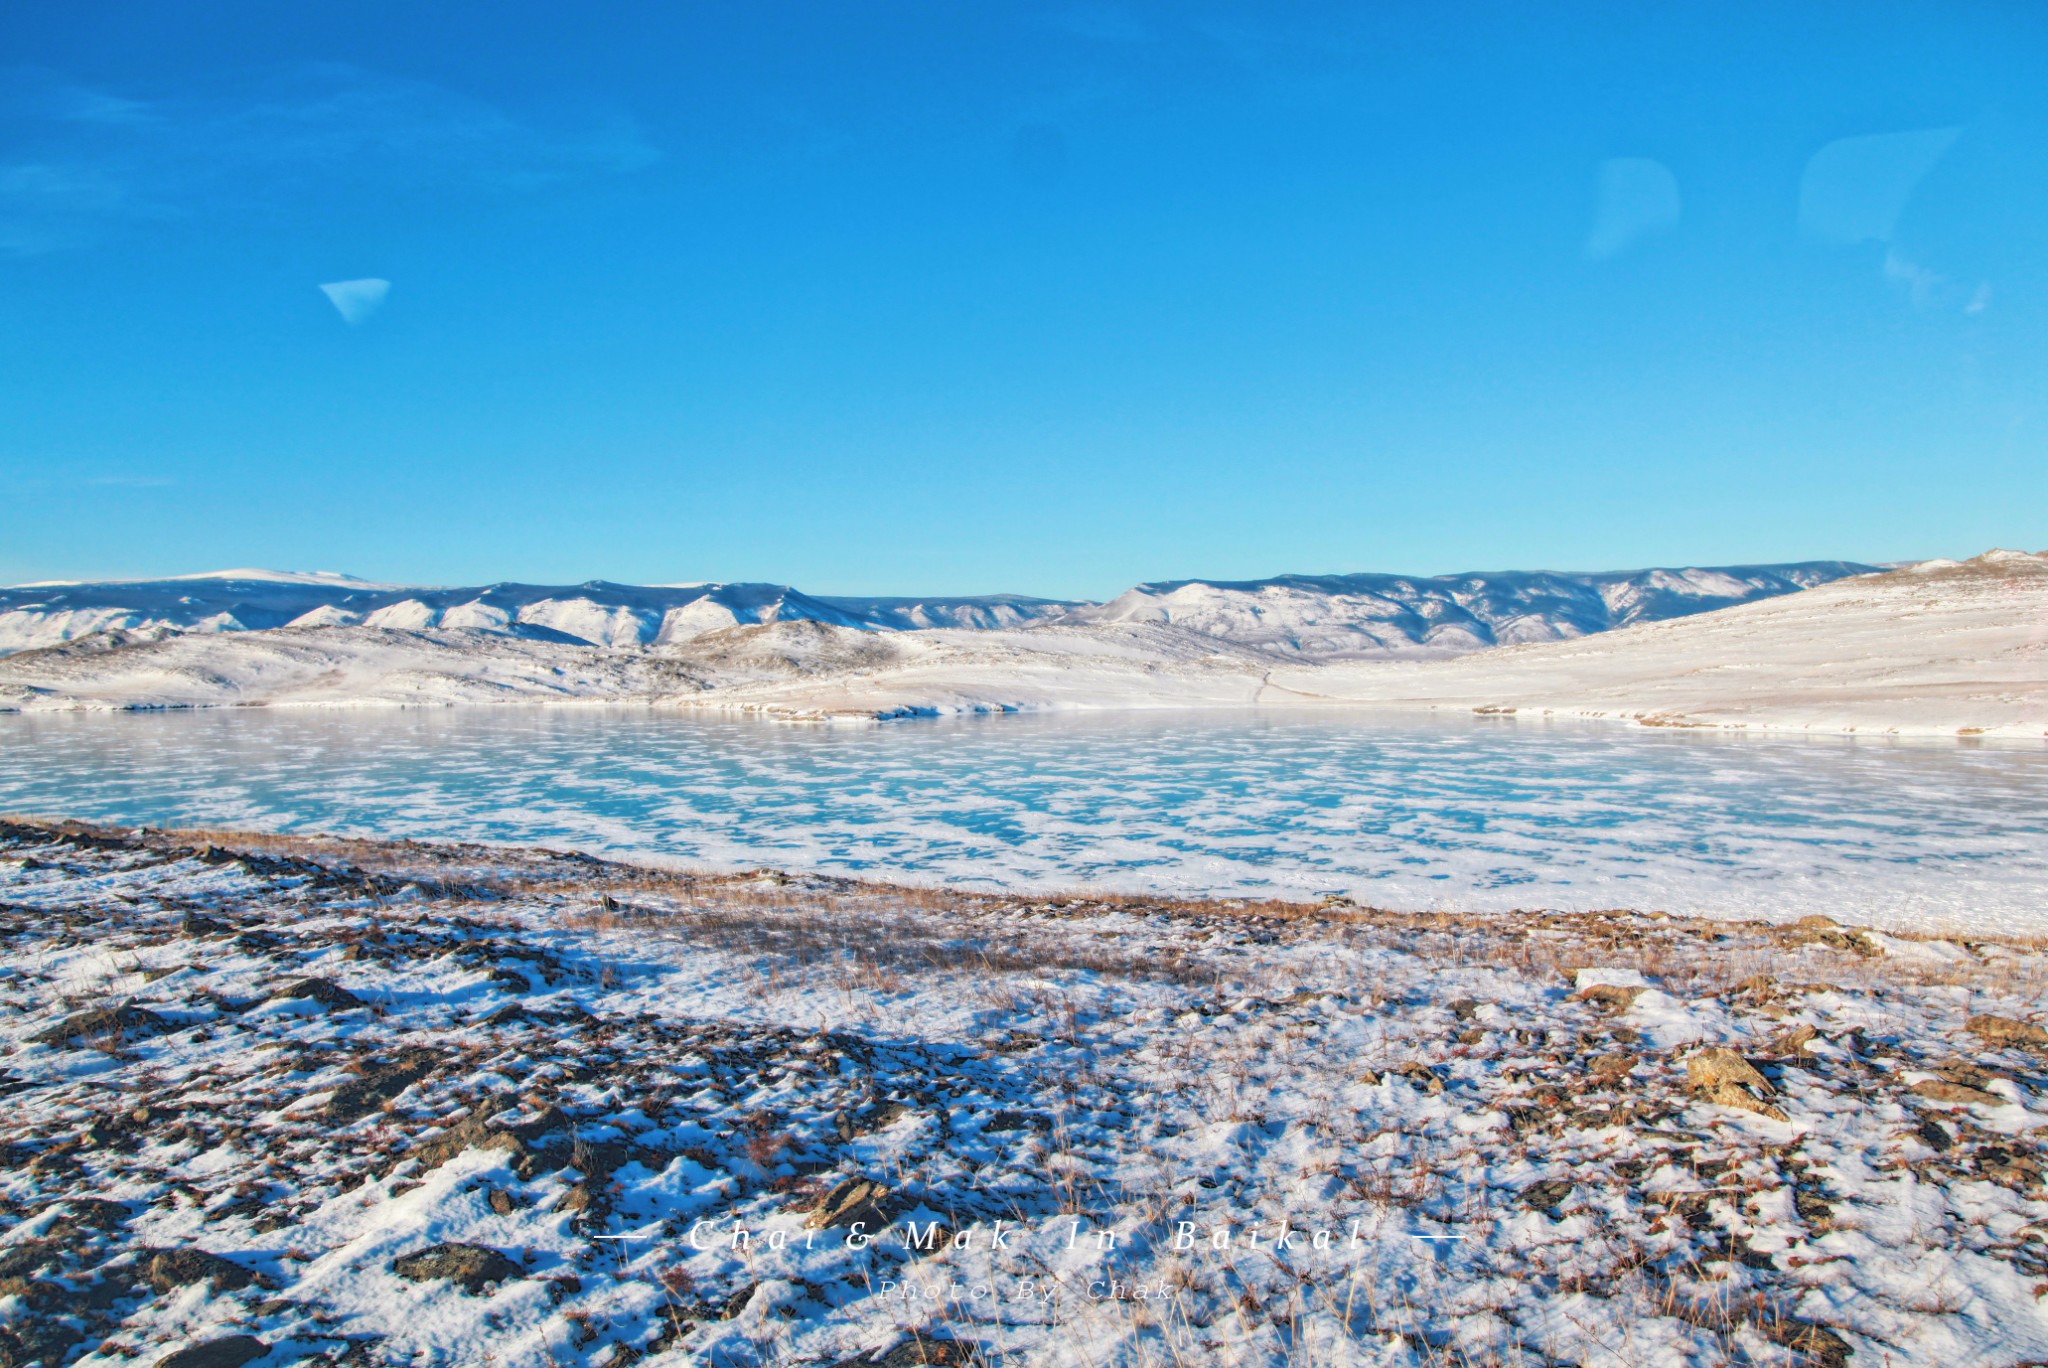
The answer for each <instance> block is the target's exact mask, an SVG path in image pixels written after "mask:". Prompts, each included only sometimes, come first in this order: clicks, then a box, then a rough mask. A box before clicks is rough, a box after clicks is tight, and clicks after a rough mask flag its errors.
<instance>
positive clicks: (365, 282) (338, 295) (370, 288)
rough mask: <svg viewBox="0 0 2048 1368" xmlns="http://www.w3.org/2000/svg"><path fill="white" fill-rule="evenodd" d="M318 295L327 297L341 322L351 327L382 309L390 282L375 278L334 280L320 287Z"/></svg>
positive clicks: (389, 288) (389, 291)
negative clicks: (339, 316)
mask: <svg viewBox="0 0 2048 1368" xmlns="http://www.w3.org/2000/svg"><path fill="white" fill-rule="evenodd" d="M320 293H322V294H324V295H326V296H327V300H328V302H329V303H330V304H332V305H334V308H335V312H337V313H339V314H340V315H341V317H342V321H343V322H346V323H348V324H351V325H353V324H357V323H361V322H363V321H364V320H366V319H368V318H369V317H370V315H372V314H374V313H376V312H377V310H379V309H381V308H383V307H384V296H386V295H388V294H390V293H391V282H390V281H388V280H379V279H377V278H376V277H375V276H369V277H365V278H364V279H362V280H335V281H330V282H329V283H327V284H325V285H322V286H321V287H320Z"/></svg>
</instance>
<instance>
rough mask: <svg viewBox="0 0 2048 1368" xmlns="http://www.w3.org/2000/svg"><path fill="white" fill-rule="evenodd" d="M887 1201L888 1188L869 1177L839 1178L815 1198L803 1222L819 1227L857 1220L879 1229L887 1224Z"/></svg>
mask: <svg viewBox="0 0 2048 1368" xmlns="http://www.w3.org/2000/svg"><path fill="white" fill-rule="evenodd" d="M888 1202H889V1189H888V1188H886V1187H884V1186H883V1185H882V1184H880V1183H877V1182H875V1181H874V1180H873V1179H872V1178H859V1177H855V1178H847V1179H843V1180H842V1181H840V1182H838V1183H836V1184H834V1185H833V1187H832V1190H831V1191H830V1192H827V1193H826V1194H825V1195H824V1196H823V1197H820V1198H819V1199H818V1203H817V1205H816V1206H814V1207H812V1208H811V1215H810V1219H809V1220H808V1221H806V1222H805V1223H804V1224H805V1225H807V1226H808V1227H809V1228H811V1229H812V1230H823V1229H826V1228H829V1227H832V1226H850V1225H853V1224H854V1223H855V1222H857V1221H861V1222H866V1223H867V1224H868V1225H870V1226H873V1227H875V1228H877V1229H879V1228H880V1227H882V1226H884V1225H887V1224H888V1221H889V1215H888Z"/></svg>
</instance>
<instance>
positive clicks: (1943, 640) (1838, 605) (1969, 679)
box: [0, 552, 2048, 738]
mask: <svg viewBox="0 0 2048 1368" xmlns="http://www.w3.org/2000/svg"><path fill="white" fill-rule="evenodd" d="M1608 587H1609V589H1610V590H1612V589H1614V588H1615V586H1613V585H1610V586H1608ZM1619 588H1620V592H1619V593H1617V595H1616V597H1617V599H1618V600H1620V601H1622V609H1621V611H1629V610H1630V608H1631V606H1632V605H1631V604H1630V603H1628V602H1627V596H1628V595H1632V594H1641V595H1653V594H1672V593H1678V592H1680V591H1679V590H1676V589H1673V588H1672V587H1671V586H1669V585H1666V584H1658V583H1655V582H1651V583H1647V584H1644V583H1629V584H1623V585H1620V586H1619ZM465 592H471V593H474V591H465ZM514 597H516V596H514ZM700 597H701V596H700ZM789 597H790V596H789V595H786V594H785V595H783V596H780V597H772V598H767V599H764V600H763V601H760V602H757V603H755V604H751V605H750V604H746V603H741V604H740V605H739V606H740V607H741V608H743V609H746V610H748V611H752V612H758V613H760V615H761V616H762V617H764V618H766V617H770V616H771V615H772V614H781V613H783V612H784V611H785V609H786V607H787V605H788V603H789ZM1604 601H1605V600H1604V599H1603V602H1604ZM547 603H549V604H550V605H552V607H550V608H549V609H548V610H547V611H548V615H549V617H550V621H551V622H552V623H556V624H560V625H559V626H550V625H548V624H544V623H541V622H537V621H521V620H520V619H519V618H517V617H514V616H512V615H511V613H510V612H509V610H505V611H506V615H505V616H504V617H503V618H502V619H500V618H497V617H487V616H486V610H488V609H491V608H492V607H494V606H497V607H499V608H500V609H501V610H503V605H502V604H501V605H493V604H491V603H490V602H488V601H486V598H485V597H484V596H476V597H472V598H470V599H468V600H465V601H464V602H462V603H457V604H451V605H449V606H448V607H446V608H439V609H436V608H435V607H434V605H433V604H432V603H430V602H427V601H426V600H424V599H422V598H421V597H419V596H418V595H414V596H413V597H410V598H403V599H400V600H398V601H396V602H395V603H387V604H385V605H384V606H383V607H382V608H380V609H377V610H373V613H371V614H365V617H364V620H361V621H355V622H343V623H338V624H336V625H329V626H319V627H316V626H294V627H285V628H275V629H269V630H262V631H243V632H216V633H213V634H201V633H193V632H165V631H163V630H162V629H156V630H150V631H114V632H106V633H100V634H96V635H93V636H90V637H87V638H85V639H82V640H80V641H76V642H72V643H69V644H66V645H63V646H59V647H55V648H48V649H43V650H35V651H26V652H20V653H17V654H16V655H14V656H12V657H10V658H8V659H6V660H4V661H0V709H33V710H44V709H62V708H129V707H166V706H170V707H194V706H198V707H205V706H227V705H250V704H258V705H261V704H348V703H369V704H414V703H419V704H429V703H468V702H486V701H535V702H540V701H559V700H575V699H588V700H631V701H639V702H650V703H665V704H675V705H682V706H690V707H697V708H716V709H729V710H742V711H748V712H760V713H766V714H771V715H778V716H786V717H798V718H820V717H859V718H872V717H896V716H915V715H931V714H942V713H958V712H988V711H1009V710H1025V709H1057V708H1137V707H1144V708H1153V707H1181V706H1244V705H1252V704H1257V705H1260V706H1274V707H1279V706H1287V707H1350V706H1366V707H1421V708H1453V709H1460V710H1479V711H1486V712H1493V713H1520V714H1525V715H1531V716H1572V717H1601V718H1617V719H1627V720H1634V721H1639V722H1643V723H1646V724H1651V725H1704V726H1743V727H1757V728H1778V729H1792V730H1824V731H1841V730H1848V731H1858V730H1864V731H1870V730H1874V731H1890V732H1900V733H1921V734H1956V733H1964V734H1977V735H1993V736H2009V737H2031V738H2040V737H2042V736H2048V556H2032V555H2027V554H2024V553H2019V552H1991V553H1987V554H1986V555H1984V556H1980V557H1978V558H1977V559H1975V560H1973V561H1969V562H1965V563H1961V564H1958V563H1955V562H1929V563H1926V564H1923V565H1920V566H1916V567H1912V568H1909V569H1906V570H1900V571H1895V572H1892V573H1889V574H1880V575H1868V576H1860V577H1856V578H1853V579H1846V580H1840V581H1837V582H1835V583H1832V584H1828V585H1823V586H1822V587H1820V588H1816V589H1812V590H1808V591H1806V592H1803V593H1798V594H1790V595H1777V596H1774V597H1771V598H1768V599H1764V600H1761V601H1757V602H1752V603H1748V604H1741V605H1737V606H1735V607H1731V608H1725V609H1722V610H1720V611H1718V612H1713V613H1700V614H1692V615H1688V616H1686V617H1682V618H1676V619H1669V620H1663V621H1652V622H1639V623H1637V624H1636V625H1633V626H1630V627H1626V628H1623V629H1620V630H1616V631H1607V632H1598V633H1593V634H1590V635H1587V636H1584V637H1579V638H1575V639H1566V640H1550V641H1537V642H1529V643H1524V644H1519V645H1509V646H1505V647H1501V648H1498V649H1495V650H1490V651H1486V652H1483V653H1480V654H1475V655H1467V656H1463V657H1459V658H1452V659H1407V660H1379V661H1358V660H1350V661H1341V660H1340V661H1317V660H1315V659H1313V658H1311V659H1308V660H1304V659H1302V658H1301V656H1300V654H1299V643H1298V641H1297V642H1295V643H1294V644H1291V645H1289V644H1284V643H1283V644H1276V645H1274V646H1272V647H1268V646H1263V645H1256V644H1248V643H1246V642H1243V641H1234V640H1231V639H1229V638H1227V637H1222V636H1216V635H1210V634H1206V633H1204V632H1201V631H1197V630H1194V629H1192V628H1191V627H1189V626H1188V625H1186V624H1185V623H1182V622H1144V621H1096V622H1075V621H1072V620H1066V621H1060V622H1053V623H1038V624H1035V625H1030V626H1027V627H1023V628H991V629H971V628H932V629H925V630H916V631H879V632H878V631H874V630H871V629H870V628H868V626H867V625H866V624H864V623H858V622H855V621H854V620H853V618H852V615H851V614H847V613H843V612H837V611H836V610H835V613H836V615H837V616H838V617H840V618H841V620H840V621H836V622H835V621H828V620H821V619H819V618H816V617H795V616H786V617H776V618H775V620H769V621H757V622H744V623H739V624H736V625H731V626H720V627H713V628H711V629H710V630H708V631H697V632H691V633H679V632H675V631H673V630H672V628H671V619H672V618H673V616H674V613H675V611H676V610H673V609H670V610H667V611H665V612H664V615H663V617H662V618H661V619H659V620H656V619H653V618H652V617H651V615H650V614H647V613H646V612H645V611H644V610H636V609H635V608H634V607H633V606H632V605H631V604H626V603H613V604H610V605H605V604H601V603H599V602H598V601H597V600H596V599H595V598H591V599H587V600H583V601H581V602H580V603H579V602H578V601H575V600H557V599H550V600H547ZM408 605H418V606H419V607H421V608H425V609H428V610H431V611H434V612H437V613H438V615H439V616H438V618H437V621H438V622H439V623H440V624H441V625H437V626H432V627H427V626H412V625H410V624H409V623H406V625H396V624H398V623H401V622H405V619H404V618H403V613H404V612H408V611H412V609H411V608H410V607H409V606H408ZM823 606H825V607H828V608H829V605H823ZM688 607H689V605H685V609H686V610H687V609H688ZM729 607H730V604H721V603H718V602H716V601H714V602H712V603H710V604H708V605H707V606H706V609H705V612H706V616H707V617H708V616H709V615H710V614H711V613H712V612H714V611H721V610H726V609H729ZM456 610H460V611H456ZM342 611H350V610H342ZM524 611H525V610H524V609H522V612H524ZM636 611H642V613H643V615H641V616H637V617H636V616H634V614H635V612H636ZM1610 611H1613V610H1612V609H1610ZM378 614H382V619H381V621H379V622H376V623H373V622H371V621H370V620H369V619H370V618H371V617H373V616H376V615H378ZM465 615H466V616H465ZM525 616H527V617H535V616H539V614H534V613H530V612H526V613H525ZM451 619H454V620H455V625H454V626H450V625H447V624H448V623H449V621H450V620H451ZM386 624H391V625H386ZM572 628H573V629H574V630H573V631H572V630H570V629H572ZM1498 630H1499V629H1496V631H1498ZM608 634H609V635H610V636H611V637H612V638H613V639H616V640H618V641H620V642H622V643H626V644H630V643H631V642H633V641H635V640H645V639H647V638H649V637H652V638H653V644H651V645H649V646H646V647H644V648H640V649H619V650H601V649H593V648H592V647H590V646H589V645H586V644H582V643H585V642H588V641H590V640H592V639H595V638H598V637H602V636H606V635H608Z"/></svg>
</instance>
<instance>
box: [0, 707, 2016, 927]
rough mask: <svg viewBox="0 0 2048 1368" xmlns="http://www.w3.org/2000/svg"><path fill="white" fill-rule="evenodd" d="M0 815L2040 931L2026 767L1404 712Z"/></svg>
mask: <svg viewBox="0 0 2048 1368" xmlns="http://www.w3.org/2000/svg"><path fill="white" fill-rule="evenodd" d="M0 811H15V812H44V813H52V814H63V815H69V816H79V817H89V818H98V819H104V820H110V821H121V822H128V823H135V822H147V823H151V824H156V825H207V826H217V827H236V828H260V829H270V830H324V831H347V832H355V833H364V834H378V833H381V834H389V835H403V836H444V837H462V838H475V839H484V840H493V841H502V842H519V843H528V842H541V843H553V844H559V845H569V846H577V847H583V848H589V849H609V850H625V851H635V852H643V853H650V854H656V855H660V856H664V857H669V858H673V859H676V860H680V861H684V862H688V863H692V864H708V865H713V866H719V867H727V868H734V867H748V866H754V865H764V864H765V865H773V866H778V867H783V868H803V869H814V870H828V871H842V872H843V871H859V872H867V873H876V872H881V873H885V874H886V875H887V876H889V877H910V878H913V879H924V880H929V881H935V882H937V881H942V882H948V883H954V884H961V885H966V886H971V887H1051V888H1074V887H1076V886H1091V887H1095V888H1101V889H1115V890H1124V891H1132V892H1163V893H1202V894H1218V895H1234V894H1250V893H1268V892H1279V893H1285V894H1288V895H1291V896H1296V897H1309V898H1313V897H1316V896H1319V895H1321V894H1324V893H1332V892H1342V893H1346V894H1349V895H1351V896H1353V897H1355V898H1357V899H1359V900H1360V901H1363V902H1369V903H1373V904H1376V905H1380V906H1389V907H1397V908H1456V909H1472V910H1495V911H1502V910H1508V909H1513V908H1530V907H1549V908H1570V909H1594V908H1603V907H1634V908H1643V909H1666V910H1671V911H1681V912H1700V913H1712V914H1723V915H1736V916H1766V917H1796V916H1800V915H1804V914H1807V913H1816V912H1818V913H1824V914H1827V915H1830V916H1834V917H1837V918H1838V919H1843V920H1854V921H1858V922H1862V923H1865V924H1880V925H1884V926H1887V927H1891V928H1895V929H1896V928H1949V927H1967V928H1974V929H1978V930H2002V931H2019V932H2041V931H2048V912H2044V909H2048V752H2043V751H2042V750H2041V749H2040V748H2039V747H2026V748H2017V747H2000V746H1991V745H1986V746H1977V747H1971V746H1958V745H1956V744H1955V743H1953V742H1919V743H1916V742H1903V741H1884V740H1877V739H1871V740H1848V739H1830V740H1822V739H1817V738H1816V739H1805V738H1792V737H1786V738H1776V739H1771V738H1764V737H1747V738H1745V737H1739V736H1729V735H1717V734H1706V733H1700V732H1690V731H1676V730H1659V729H1643V730H1637V729H1622V728H1608V727H1601V726H1597V725H1591V724H1578V725H1573V724H1555V725H1550V726H1529V725H1521V726H1517V725H1513V724H1508V723H1500V722H1488V721H1485V720H1478V719H1470V718H1459V719H1441V718H1439V719H1431V718H1429V717H1427V716H1416V715H1404V714H1394V715H1391V716H1389V715H1379V714H1362V715H1338V716H1330V715H1320V716H1310V715H1303V714H1299V713H1280V714H1275V713H1255V712H1246V713H1238V714H1225V713H1217V712H1208V713H1192V714H1191V713H1168V714H1126V715H1096V716H1092V717H1075V716H1071V715H1068V716H1057V715H1055V716H1037V717H1031V716H1026V717H1001V718H987V719H966V720H958V721H938V722H932V723H926V724H920V725H917V726H910V727H893V728H889V727H885V728H874V727H868V728H860V729H850V730H843V729H833V728H802V727H788V726H777V725H773V724H770V723H764V722H755V721H747V720H723V719H715V718H701V717H693V716H688V715H680V716H679V715H677V714H674V713H664V712H658V711H648V710H645V709H614V708H575V709H541V708H504V709H458V710H435V711H428V712H411V711H383V712H364V711H349V712H334V711H326V710H297V711H292V712H282V713H280V712H250V711H246V710H237V711H233V712H220V713H196V714H184V715H168V716H163V715H158V716H134V715H119V714H116V715H89V714H88V715H78V714H70V715H25V716H20V717H11V718H0Z"/></svg>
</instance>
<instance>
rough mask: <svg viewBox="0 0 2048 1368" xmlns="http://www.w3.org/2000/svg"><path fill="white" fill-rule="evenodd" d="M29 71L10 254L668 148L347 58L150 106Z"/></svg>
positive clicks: (625, 159) (633, 129)
mask: <svg viewBox="0 0 2048 1368" xmlns="http://www.w3.org/2000/svg"><path fill="white" fill-rule="evenodd" d="M11 76H19V77H20V79H19V80H18V81H15V82H14V88H13V89H11V90H9V91H7V93H6V95H5V96H4V97H0V106H4V108H0V115H4V117H5V123H6V126H7V130H8V132H9V135H10V137H9V143H10V146H11V148H12V149H14V150H13V151H12V153H11V156H7V157H0V251H6V252H12V253H15V254H21V253H26V252H35V251H49V250H55V249H57V248H60V247H65V246H74V245H77V244H79V243H81V242H85V241H88V240H90V239H91V238H92V237H93V236H94V235H95V234H96V233H97V232H98V231H100V230H102V229H104V228H105V227H106V226H108V225H109V224H112V223H116V222H122V221H132V220H135V219H138V218H177V217H187V216H196V215H203V214H207V213H210V212H211V213H219V212H242V211H244V210H246V209H247V208H248V207H249V206H251V205H262V204H265V203H268V202H271V201H274V200H277V199H279V198H282V197H286V196H290V195H294V194H301V195H328V196H334V195H344V196H346V195H355V194H363V193H381V192H384V191H387V190H390V189H394V188H407V189H423V190H429V191H434V192H446V191H448V190H451V189H452V190H456V191H467V192H472V193H474V192H498V193H521V192H527V191H532V190H535V189H541V188H545V187H548V186H552V185H558V184H564V183H568V182H571V181H574V180H577V179H580V178H584V177H589V176H594V175H612V174H619V173H623V172H629V171H633V170H637V169H639V168H641V167H644V166H647V165H649V164H650V163H652V162H654V161H656V160H658V159H659V157H660V153H659V152H658V151H657V150H656V149H655V148H654V147H653V146H652V145H651V144H650V143H649V142H648V141H647V140H646V138H645V137H644V136H642V134H641V133H640V130H639V128H638V126H637V125H635V124H634V123H633V121H632V120H631V119H630V118H627V117H626V116H624V115H623V114H613V115H610V116H607V117H603V118H599V119H596V120H594V121H593V122H591V123H589V124H587V125H585V126H582V127H573V128H572V127H552V128H542V127H536V126H534V125H531V124H528V123H525V122H522V121H520V120H519V119H516V118H514V117H513V116H511V115H510V114H507V113H506V112H504V111H503V110H500V109H498V108H497V107H495V106H493V105H490V104H487V103H485V102H483V101H480V100H474V99H471V98H469V97H468V96H465V95H462V94H460V93H458V92H455V91H452V90H448V89H446V88H444V87H441V86H437V85H433V84H431V83H429V82H425V81H414V80H407V79H401V78H398V77H392V76H386V75H382V74H380V73H377V72H372V71H365V70H362V69H360V68H356V67H350V66H339V65H332V64H329V65H320V66H301V67H295V68H292V69H290V70H287V71H282V72H276V73H273V74H272V75H270V76H269V77H267V78H265V79H264V80H262V81H260V82H257V83H255V84H253V85H245V86H243V87H242V88H239V89H235V90H231V91H213V92H208V93H204V94H193V95H188V96H184V97H180V98H176V99H167V100H160V101H142V100H136V99H130V98H127V97H125V96H123V95H121V94H119V93H117V92H112V91H104V90H88V89H83V88H80V87H77V86H74V85H69V84H63V83H53V82H51V81H50V80H49V79H47V78H45V77H37V76H35V75H34V74H33V73H6V72H0V85H5V84H6V83H7V82H6V78H8V77H11Z"/></svg>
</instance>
